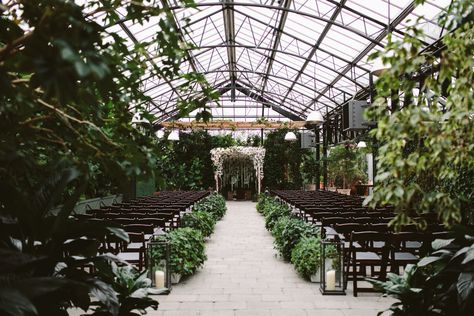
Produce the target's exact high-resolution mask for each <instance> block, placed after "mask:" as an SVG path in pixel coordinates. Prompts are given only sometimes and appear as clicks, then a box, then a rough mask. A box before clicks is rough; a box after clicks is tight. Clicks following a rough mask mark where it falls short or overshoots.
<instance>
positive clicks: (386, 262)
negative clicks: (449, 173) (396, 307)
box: [272, 190, 446, 296]
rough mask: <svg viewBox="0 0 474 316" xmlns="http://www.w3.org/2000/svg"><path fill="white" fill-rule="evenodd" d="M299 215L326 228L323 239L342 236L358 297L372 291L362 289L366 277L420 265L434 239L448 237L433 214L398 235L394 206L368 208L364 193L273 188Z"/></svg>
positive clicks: (346, 265) (348, 275)
mask: <svg viewBox="0 0 474 316" xmlns="http://www.w3.org/2000/svg"><path fill="white" fill-rule="evenodd" d="M272 193H273V194H275V195H276V196H277V197H278V198H279V199H280V200H281V201H282V202H284V203H287V204H288V205H290V206H291V207H292V209H293V211H294V212H293V213H294V214H295V215H296V216H299V217H300V218H303V219H304V220H306V221H308V222H311V223H313V224H315V225H317V226H320V227H321V234H322V235H323V236H322V237H323V238H336V239H339V240H341V241H342V242H343V245H344V252H343V258H344V260H343V262H344V267H343V269H344V270H345V272H346V273H345V275H346V280H345V282H346V283H345V284H347V282H348V280H352V281H353V288H354V292H353V293H354V296H357V295H358V293H359V292H366V291H372V290H373V289H372V288H363V287H360V281H361V280H364V279H365V278H366V277H368V276H369V277H377V278H379V279H382V280H383V279H384V278H385V276H386V272H387V268H390V270H391V271H392V272H396V273H399V271H400V268H401V267H405V266H406V265H407V264H410V263H416V262H417V261H418V260H419V258H420V257H421V256H422V255H423V254H425V253H427V251H428V250H429V247H430V242H431V240H433V238H440V237H444V236H445V235H446V232H445V228H444V227H443V226H441V225H439V224H437V221H436V217H433V216H432V215H425V216H421V217H420V219H424V220H426V221H427V222H428V223H429V225H428V228H427V230H426V231H419V230H418V229H417V227H415V226H414V225H406V226H404V227H403V228H402V232H400V233H394V232H393V231H392V229H391V228H390V227H389V226H388V223H389V222H390V221H391V220H392V219H393V218H394V213H393V208H392V207H390V206H388V207H383V208H376V209H370V208H367V207H363V206H362V201H363V199H361V198H360V197H352V196H347V195H342V194H338V193H335V192H327V191H306V192H305V191H295V190H275V191H272Z"/></svg>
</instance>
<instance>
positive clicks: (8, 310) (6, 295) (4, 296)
mask: <svg viewBox="0 0 474 316" xmlns="http://www.w3.org/2000/svg"><path fill="white" fill-rule="evenodd" d="M0 311H1V312H2V314H3V315H11V316H29V315H37V314H38V311H37V310H36V307H35V306H34V305H33V303H32V302H31V300H30V299H28V298H27V297H26V296H25V295H23V294H22V293H20V292H19V291H18V290H16V289H12V288H3V287H0Z"/></svg>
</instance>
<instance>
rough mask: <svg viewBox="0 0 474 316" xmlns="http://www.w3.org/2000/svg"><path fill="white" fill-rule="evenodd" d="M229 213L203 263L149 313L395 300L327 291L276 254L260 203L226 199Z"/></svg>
mask: <svg viewBox="0 0 474 316" xmlns="http://www.w3.org/2000/svg"><path fill="white" fill-rule="evenodd" d="M227 208H228V212H227V214H226V215H225V217H224V218H223V219H222V220H221V221H220V222H218V224H217V226H216V231H215V232H214V234H213V235H212V236H211V240H209V241H208V242H207V256H208V260H207V261H206V263H205V265H204V267H203V268H202V269H201V270H200V271H199V272H198V273H196V274H195V275H193V276H191V277H190V278H189V279H188V280H186V281H184V282H182V283H180V284H178V285H176V286H174V288H173V291H172V292H171V294H170V295H168V296H158V297H157V299H158V301H159V302H160V306H159V309H158V311H151V312H149V314H148V315H152V316H155V315H167V316H168V315H180V316H185V315H219V316H227V315H250V316H253V315H256V316H259V315H285V316H296V315H317V316H325V315H328V316H329V315H330V316H342V315H350V316H358V315H360V316H367V315H376V314H377V311H380V310H385V309H386V308H387V307H388V306H389V305H390V303H391V301H390V300H389V299H387V298H382V297H380V295H379V294H366V295H365V296H361V297H357V298H354V297H353V296H352V292H350V291H349V293H348V295H347V296H322V295H321V294H320V292H319V284H315V283H310V282H307V281H305V280H303V279H302V278H300V277H299V276H298V275H297V273H296V271H295V270H294V268H293V266H292V265H291V264H289V263H285V262H283V261H281V260H279V259H277V258H275V256H274V254H275V250H274V249H273V238H272V236H271V235H270V233H268V232H267V231H266V230H265V225H264V221H263V217H262V216H261V215H260V214H258V213H257V211H256V209H255V203H251V202H227Z"/></svg>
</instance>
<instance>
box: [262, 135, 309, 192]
mask: <svg viewBox="0 0 474 316" xmlns="http://www.w3.org/2000/svg"><path fill="white" fill-rule="evenodd" d="M288 131H293V132H295V134H296V135H297V137H298V140H297V141H296V142H288V141H285V140H284V138H285V134H286V133H287V132H288ZM299 135H300V134H299V133H298V131H297V130H289V129H279V130H276V131H274V132H272V133H269V134H268V135H267V139H266V140H265V143H264V147H265V150H266V153H265V163H264V166H263V172H264V174H265V177H264V178H263V187H268V188H270V189H300V188H301V187H302V185H303V178H302V176H301V171H300V167H301V163H302V155H303V153H304V152H305V151H304V150H303V149H301V148H300V141H299V139H300V136H299Z"/></svg>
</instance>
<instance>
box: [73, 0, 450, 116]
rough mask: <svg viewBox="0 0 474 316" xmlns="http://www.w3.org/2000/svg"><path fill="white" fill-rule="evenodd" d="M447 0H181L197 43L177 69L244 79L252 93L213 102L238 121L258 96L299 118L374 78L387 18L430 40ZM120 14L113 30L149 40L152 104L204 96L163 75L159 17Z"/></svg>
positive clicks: (147, 87) (187, 36) (188, 34)
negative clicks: (415, 1)
mask: <svg viewBox="0 0 474 316" xmlns="http://www.w3.org/2000/svg"><path fill="white" fill-rule="evenodd" d="M81 1H82V2H81ZM81 1H79V3H85V1H83V0H81ZM450 1H451V0H427V1H425V3H424V4H423V5H420V6H411V3H412V1H410V0H391V1H389V0H371V1H365V0H347V1H345V2H344V3H343V5H340V3H341V2H340V0H293V1H269V0H239V1H236V2H232V1H227V0H223V1H221V2H218V1H217V0H196V3H197V7H196V8H184V7H183V6H182V4H181V2H178V1H177V0H168V3H169V4H170V6H171V7H172V10H173V13H174V15H175V18H176V19H175V20H176V22H177V27H178V31H179V32H180V33H181V34H180V36H181V37H182V38H183V39H184V41H186V42H189V43H191V44H192V45H193V47H192V48H191V49H190V50H188V54H187V56H186V60H184V61H183V62H182V64H181V69H180V72H181V73H182V74H184V73H187V72H190V71H197V72H200V73H203V74H205V76H206V78H207V80H208V82H209V83H210V84H211V85H215V86H216V87H217V86H220V87H222V86H225V85H230V84H238V85H240V86H241V87H244V88H245V89H247V90H249V91H251V92H252V93H249V92H248V91H247V92H246V93H247V94H250V95H251V97H249V96H248V95H246V94H244V93H242V92H241V91H236V100H235V102H232V100H231V98H230V94H229V93H230V92H229V91H227V92H226V93H224V95H223V96H221V100H220V102H221V103H222V105H223V108H222V109H216V110H213V111H215V112H216V115H221V116H223V117H230V116H233V117H234V118H235V119H236V120H237V119H240V118H238V117H244V118H242V119H246V118H245V117H246V116H247V119H248V118H249V117H252V119H255V118H256V117H260V116H261V115H262V112H261V106H262V104H261V102H262V99H259V97H260V98H261V97H264V98H266V99H267V101H268V102H271V103H272V104H271V105H272V106H276V107H279V108H282V109H284V110H286V111H287V112H284V111H280V112H282V113H284V115H289V114H288V112H289V113H292V114H294V115H296V116H298V117H302V115H303V114H304V115H306V114H307V112H308V109H311V108H314V103H316V107H322V108H325V107H334V106H336V105H337V104H340V103H341V102H343V101H344V99H348V98H350V97H352V96H353V95H354V94H355V93H357V92H358V91H360V90H362V89H364V88H366V87H367V86H368V84H369V74H368V72H369V71H370V69H371V66H372V63H373V62H371V61H370V62H369V61H368V60H367V57H368V55H370V54H371V53H372V52H374V51H377V50H381V49H382V48H383V47H384V46H385V44H386V32H387V31H386V30H387V24H388V23H392V27H393V32H392V38H394V39H397V38H398V39H400V38H401V37H403V36H404V34H405V32H406V31H407V28H408V27H410V26H412V25H414V24H415V23H416V24H417V26H420V27H422V28H423V29H424V31H425V33H426V35H427V36H426V37H425V38H424V39H423V41H424V44H425V45H429V44H431V43H433V42H434V41H436V40H437V39H438V38H439V37H440V36H442V35H443V33H442V28H441V27H440V26H439V25H438V24H437V18H438V16H439V14H440V13H441V12H443V10H446V8H447V7H448V6H449V4H450ZM285 6H287V7H285ZM92 11H93V8H91V12H92ZM118 14H120V15H121V16H122V17H123V18H124V21H123V23H121V24H118V25H113V26H110V27H109V28H108V32H111V33H112V32H114V33H117V34H120V36H122V37H124V38H126V39H127V41H126V44H127V45H128V46H129V47H130V48H132V47H133V46H134V45H135V43H144V42H149V46H148V49H147V52H146V53H145V54H146V55H145V59H147V63H148V64H149V65H150V69H149V70H148V71H147V72H146V73H145V74H144V75H143V81H142V82H141V87H142V89H143V90H144V91H145V93H146V94H147V95H149V96H151V97H152V99H153V103H152V104H150V108H156V110H155V111H156V113H157V116H162V114H163V112H173V111H174V109H175V106H176V99H178V98H186V97H188V95H189V93H191V94H193V95H196V96H199V95H200V91H201V87H200V86H196V87H195V88H194V89H193V91H191V92H188V93H184V92H182V91H180V89H179V87H180V86H181V85H183V84H184V83H185V82H186V80H184V79H182V78H175V79H174V80H171V81H169V80H163V79H161V78H160V75H159V69H160V67H161V66H162V61H161V60H162V57H160V56H157V55H156V54H157V50H156V48H157V47H156V43H154V41H153V38H154V36H155V34H156V32H159V30H160V29H159V26H158V20H159V18H158V17H153V18H151V19H150V21H147V22H145V23H143V24H136V23H133V22H132V21H129V20H126V19H125V17H126V11H125V10H123V9H119V10H118ZM103 17H104V14H103V13H99V14H96V15H95V16H93V18H94V19H95V20H96V21H98V23H100V24H102V25H103V24H104V23H105V22H104V21H103ZM183 18H187V19H189V20H188V21H184V20H183ZM417 20H418V21H417ZM244 88H241V89H243V91H246V90H245V89H244ZM237 95H238V97H237ZM264 102H265V101H264ZM247 107H250V108H251V109H248V110H246V108H247ZM259 108H260V111H258V110H257V109H259ZM270 111H273V110H270V109H269V108H268V107H266V108H265V111H264V112H265V115H269V116H280V117H281V116H282V115H283V114H281V113H280V114H278V113H277V112H272V113H270ZM173 113H174V112H173ZM234 113H235V114H234ZM305 113H306V114H305ZM304 115H303V116H304ZM290 116H291V115H290ZM163 118H165V117H164V116H163ZM292 118H293V119H294V118H295V116H292Z"/></svg>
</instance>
